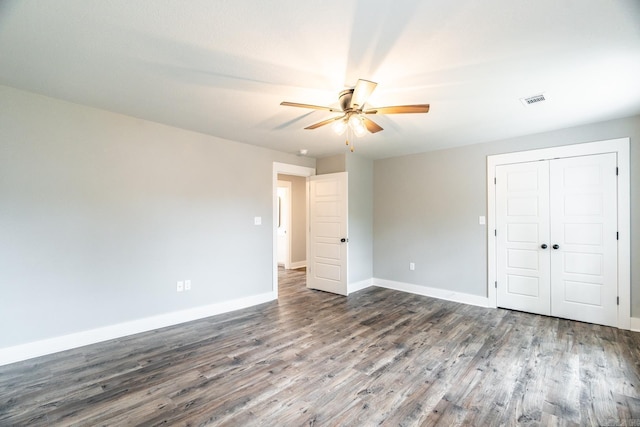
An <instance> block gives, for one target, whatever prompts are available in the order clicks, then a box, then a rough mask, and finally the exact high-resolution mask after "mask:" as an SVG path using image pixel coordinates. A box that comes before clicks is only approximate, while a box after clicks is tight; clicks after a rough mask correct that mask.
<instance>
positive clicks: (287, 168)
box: [271, 162, 316, 299]
mask: <svg viewBox="0 0 640 427" xmlns="http://www.w3.org/2000/svg"><path fill="white" fill-rule="evenodd" d="M279 173H280V174H283V175H295V176H304V177H310V176H313V175H315V174H316V169H315V168H310V167H306V166H298V165H292V164H289V163H279V162H273V174H272V177H271V189H272V190H271V199H272V202H271V204H272V206H273V211H272V218H273V221H272V226H271V228H272V237H271V239H272V248H273V249H272V251H271V252H272V254H273V257H272V258H273V260H272V265H273V271H272V276H271V290H272V292H273V296H274V297H275V299H278V246H277V244H278V174H279ZM307 187H308V184H307ZM308 198H309V189H308V188H307V206H308V205H309V200H308ZM306 224H307V225H306V227H305V229H306V230H308V229H309V209H308V208H307V218H306ZM308 243H309V242H307V246H308ZM308 251H309V249H308V248H307V252H308Z"/></svg>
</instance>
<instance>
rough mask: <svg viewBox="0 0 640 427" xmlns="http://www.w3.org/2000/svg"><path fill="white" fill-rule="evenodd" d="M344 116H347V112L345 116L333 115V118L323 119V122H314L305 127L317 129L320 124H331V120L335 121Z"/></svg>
mask: <svg viewBox="0 0 640 427" xmlns="http://www.w3.org/2000/svg"><path fill="white" fill-rule="evenodd" d="M344 116H346V114H345V115H343V116H338V117H332V118H330V119H327V120H323V121H321V122H318V123H314V124H312V125H309V126H307V127H306V128H305V129H317V128H319V127H320V126H324V125H328V124H329V123H331V122H335V121H336V120H340V119H342V118H344Z"/></svg>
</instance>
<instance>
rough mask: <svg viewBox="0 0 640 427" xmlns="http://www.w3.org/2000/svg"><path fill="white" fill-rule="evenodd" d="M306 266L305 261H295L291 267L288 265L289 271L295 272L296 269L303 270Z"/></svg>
mask: <svg viewBox="0 0 640 427" xmlns="http://www.w3.org/2000/svg"><path fill="white" fill-rule="evenodd" d="M306 266H307V261H306V260H304V261H296V262H292V263H291V265H289V267H290V269H291V270H295V269H296V268H303V267H306Z"/></svg>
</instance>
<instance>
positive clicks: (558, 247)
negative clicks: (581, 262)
mask: <svg viewBox="0 0 640 427" xmlns="http://www.w3.org/2000/svg"><path fill="white" fill-rule="evenodd" d="M551 247H552V248H553V249H560V245H558V244H556V245H553V246H551Z"/></svg>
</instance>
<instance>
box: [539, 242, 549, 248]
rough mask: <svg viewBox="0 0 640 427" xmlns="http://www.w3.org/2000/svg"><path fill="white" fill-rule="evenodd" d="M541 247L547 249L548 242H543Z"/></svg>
mask: <svg viewBox="0 0 640 427" xmlns="http://www.w3.org/2000/svg"><path fill="white" fill-rule="evenodd" d="M540 247H541V248H542V249H547V248H548V247H549V246H547V244H546V243H543V244H542V245H540Z"/></svg>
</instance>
